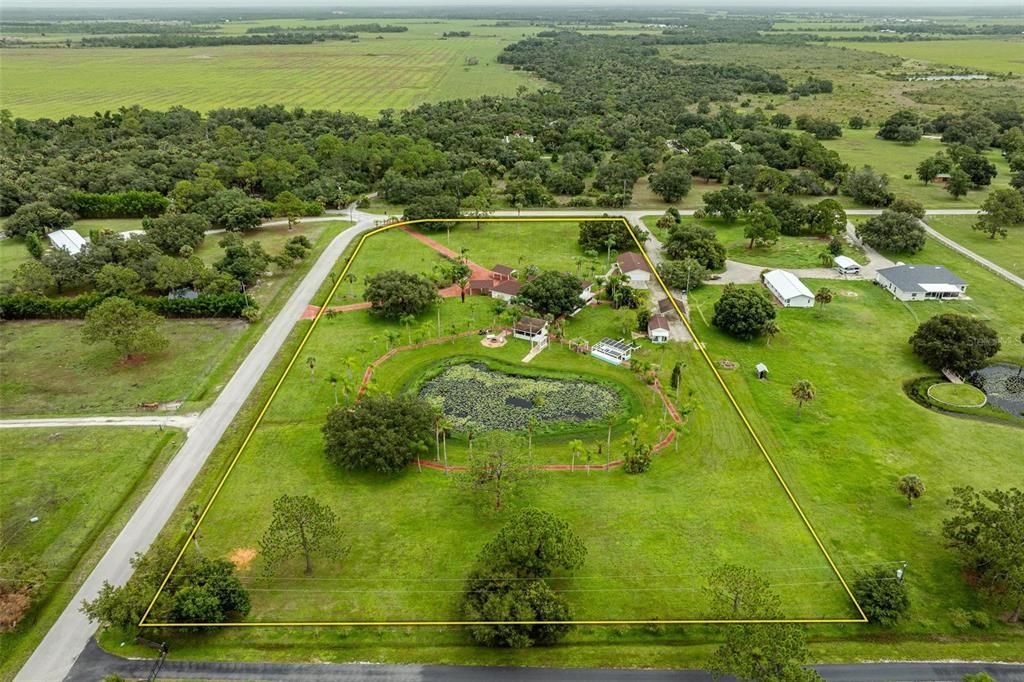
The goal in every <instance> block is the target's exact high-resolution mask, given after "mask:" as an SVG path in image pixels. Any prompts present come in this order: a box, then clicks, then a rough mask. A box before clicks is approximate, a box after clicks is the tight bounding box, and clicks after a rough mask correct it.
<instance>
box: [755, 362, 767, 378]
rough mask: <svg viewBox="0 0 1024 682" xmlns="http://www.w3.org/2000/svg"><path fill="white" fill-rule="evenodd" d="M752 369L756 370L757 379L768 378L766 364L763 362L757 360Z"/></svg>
mask: <svg viewBox="0 0 1024 682" xmlns="http://www.w3.org/2000/svg"><path fill="white" fill-rule="evenodd" d="M754 369H755V370H757V378H758V379H767V378H768V365H766V364H764V363H763V362H759V363H757V365H756V366H755V367H754Z"/></svg>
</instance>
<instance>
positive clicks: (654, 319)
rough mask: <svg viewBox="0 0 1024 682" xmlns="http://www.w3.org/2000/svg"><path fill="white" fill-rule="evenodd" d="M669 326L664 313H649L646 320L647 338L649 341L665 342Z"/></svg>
mask: <svg viewBox="0 0 1024 682" xmlns="http://www.w3.org/2000/svg"><path fill="white" fill-rule="evenodd" d="M668 336H669V328H668V318H666V317H665V316H664V315H651V319H650V320H648V322H647V338H649V339H650V340H651V343H665V342H666V341H668Z"/></svg>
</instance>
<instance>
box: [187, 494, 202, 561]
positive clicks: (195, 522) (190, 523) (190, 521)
mask: <svg viewBox="0 0 1024 682" xmlns="http://www.w3.org/2000/svg"><path fill="white" fill-rule="evenodd" d="M201 510H202V507H200V506H199V505H198V504H196V503H195V502H193V503H192V504H190V505H189V506H188V507H187V508H186V509H185V511H187V512H188V517H187V518H186V519H185V524H184V529H183V530H184V531H185V532H186V533H191V532H192V529H193V528H195V529H196V532H195V533H193V534H192V542H194V543H195V545H196V551H198V552H201V551H202V550H201V549H200V548H199V528H198V526H199V517H200V516H201Z"/></svg>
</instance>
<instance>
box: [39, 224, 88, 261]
mask: <svg viewBox="0 0 1024 682" xmlns="http://www.w3.org/2000/svg"><path fill="white" fill-rule="evenodd" d="M46 237H47V239H49V240H50V243H51V244H53V248H55V249H63V250H65V251H67V252H68V253H70V254H71V255H72V256H77V255H78V254H79V253H80V252H81V251H82V249H84V248H85V245H86V244H87V243H88V241H87V240H86V238H85V237H83V236H82V235H80V234H78V232H76V231H75V230H54V231H53V232H51V233H50V234H48V235H46Z"/></svg>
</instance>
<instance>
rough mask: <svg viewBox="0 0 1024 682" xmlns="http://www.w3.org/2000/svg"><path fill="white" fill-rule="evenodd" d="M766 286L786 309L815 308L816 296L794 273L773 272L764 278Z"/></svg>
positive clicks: (784, 271)
mask: <svg viewBox="0 0 1024 682" xmlns="http://www.w3.org/2000/svg"><path fill="white" fill-rule="evenodd" d="M764 284H765V286H766V287H768V290H769V291H771V292H772V294H774V295H775V298H777V299H779V303H781V304H782V305H783V306H784V307H786V308H813V307H814V294H813V293H811V290H810V289H808V288H807V287H806V286H805V285H804V283H803V282H801V281H800V278H799V277H797V276H796V275H794V274H793V273H792V272H787V271H786V270H772V271H771V272H769V273H767V274H766V275H765V276H764Z"/></svg>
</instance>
